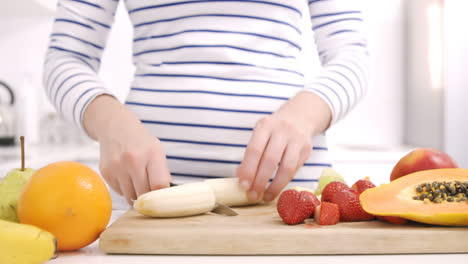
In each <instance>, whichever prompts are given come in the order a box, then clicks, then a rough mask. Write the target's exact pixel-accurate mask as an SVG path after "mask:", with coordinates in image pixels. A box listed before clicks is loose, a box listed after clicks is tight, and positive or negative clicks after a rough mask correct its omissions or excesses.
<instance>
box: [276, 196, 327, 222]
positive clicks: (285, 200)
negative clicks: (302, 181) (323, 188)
mask: <svg viewBox="0 0 468 264" xmlns="http://www.w3.org/2000/svg"><path fill="white" fill-rule="evenodd" d="M317 203H320V202H319V200H318V199H317V197H316V196H315V195H314V194H313V193H311V192H308V191H301V192H298V191H296V190H293V189H290V190H287V191H284V192H283V193H281V195H280V197H279V199H278V203H277V205H276V209H277V210H278V214H279V216H280V217H281V219H283V222H285V223H286V224H288V225H295V224H299V223H302V221H304V220H305V219H307V218H309V217H310V216H311V215H313V213H314V210H315V207H316V205H317Z"/></svg>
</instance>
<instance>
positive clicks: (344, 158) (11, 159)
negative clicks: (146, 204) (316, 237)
mask: <svg viewBox="0 0 468 264" xmlns="http://www.w3.org/2000/svg"><path fill="white" fill-rule="evenodd" d="M331 151H333V155H334V159H335V164H334V168H335V169H336V170H338V171H339V172H341V173H342V174H343V175H344V176H345V177H346V179H347V181H349V182H354V181H355V180H357V179H360V178H363V177H365V176H370V177H371V179H372V180H373V181H374V182H375V183H376V184H381V183H384V182H387V181H388V177H389V174H390V172H391V169H392V167H393V165H394V164H395V162H396V161H397V160H398V159H399V158H400V157H402V155H403V154H404V153H405V152H406V151H408V148H406V147H402V148H395V149H383V150H382V149H365V148H355V147H353V148H347V147H340V148H336V149H331ZM18 153H19V151H18V149H17V148H16V147H15V148H0V178H1V177H3V176H4V175H5V173H6V172H7V171H9V170H10V169H12V168H15V167H18V166H19V155H18ZM59 160H74V161H78V162H81V163H84V164H86V165H88V166H90V167H91V168H93V169H95V170H96V171H97V170H98V160H99V151H98V146H97V145H96V144H85V145H81V146H76V145H62V146H30V147H28V148H27V166H28V167H32V168H40V167H42V166H45V165H46V164H48V163H51V162H55V161H59ZM111 196H112V199H113V209H114V210H113V213H112V218H111V223H112V222H113V221H115V219H117V218H118V217H119V216H121V215H122V214H123V213H124V212H125V210H126V209H128V205H127V204H126V202H125V200H124V199H122V198H121V197H119V196H118V195H117V194H116V193H115V192H112V191H111ZM311 239H313V238H311ZM356 239H359V238H356ZM317 243H320V241H317ZM291 246H294V245H291ZM467 259H468V254H412V255H320V256H167V255H162V256H156V255H151V256H146V255H106V254H104V253H102V252H101V251H100V250H99V248H98V242H97V241H96V242H95V243H93V244H91V245H89V246H88V247H85V248H83V249H81V250H79V251H76V252H69V253H59V255H58V257H57V258H56V259H54V260H51V261H49V262H48V263H50V264H59V263H63V264H65V263H66V264H75V263H77V264H78V263H79V264H82V263H87V264H94V263H99V264H101V263H113V264H119V263H130V264H140V263H141V264H144V263H169V262H170V263H220V262H222V263H223V264H228V263H259V262H265V263H269V264H272V263H346V264H353V263H381V264H385V263H389V264H395V263H424V264H430V263H437V264H440V263H464V262H466V260H467Z"/></svg>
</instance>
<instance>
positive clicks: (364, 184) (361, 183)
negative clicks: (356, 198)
mask: <svg viewBox="0 0 468 264" xmlns="http://www.w3.org/2000/svg"><path fill="white" fill-rule="evenodd" d="M374 187H375V184H373V183H372V182H371V181H369V180H367V179H362V180H358V181H357V182H355V183H354V184H353V186H351V189H353V190H356V191H357V192H358V193H359V194H361V193H362V192H363V191H365V190H367V189H370V188H374Z"/></svg>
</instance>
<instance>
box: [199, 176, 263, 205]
mask: <svg viewBox="0 0 468 264" xmlns="http://www.w3.org/2000/svg"><path fill="white" fill-rule="evenodd" d="M205 182H206V183H208V184H209V185H210V187H211V188H212V189H213V191H214V194H215V197H216V202H218V203H222V204H225V205H227V206H244V205H252V204H257V203H258V202H259V201H260V199H259V200H257V201H249V199H248V197H247V192H246V191H244V190H243V189H242V188H241V187H240V185H239V178H221V179H210V180H205Z"/></svg>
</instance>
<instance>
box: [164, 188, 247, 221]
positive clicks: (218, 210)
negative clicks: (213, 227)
mask: <svg viewBox="0 0 468 264" xmlns="http://www.w3.org/2000/svg"><path fill="white" fill-rule="evenodd" d="M169 186H170V187H174V186H177V184H175V183H172V182H171V183H169ZM211 212H212V213H215V214H220V215H226V216H236V215H239V214H238V213H237V212H236V211H234V210H233V209H232V208H231V207H229V206H227V205H225V204H222V203H218V202H216V203H215V206H214V207H213V209H212V210H211Z"/></svg>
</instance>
